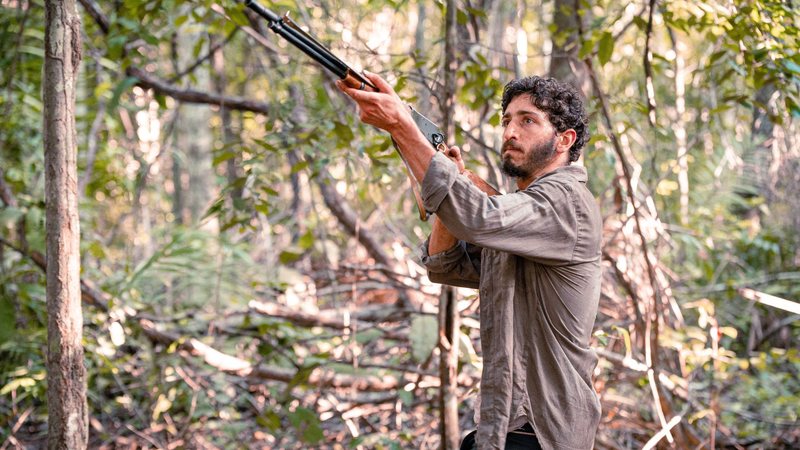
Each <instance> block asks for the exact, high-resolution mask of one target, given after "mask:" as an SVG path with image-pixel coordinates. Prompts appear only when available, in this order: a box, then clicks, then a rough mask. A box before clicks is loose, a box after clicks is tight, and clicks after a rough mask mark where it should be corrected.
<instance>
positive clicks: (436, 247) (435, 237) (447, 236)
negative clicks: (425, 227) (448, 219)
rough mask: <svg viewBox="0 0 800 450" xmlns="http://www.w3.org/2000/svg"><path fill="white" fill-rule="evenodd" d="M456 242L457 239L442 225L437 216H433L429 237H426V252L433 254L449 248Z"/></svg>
mask: <svg viewBox="0 0 800 450" xmlns="http://www.w3.org/2000/svg"><path fill="white" fill-rule="evenodd" d="M457 243H458V239H456V237H455V236H453V233H451V232H450V230H448V229H447V227H445V226H444V224H443V223H442V221H441V220H439V218H438V217H436V218H434V219H433V227H432V229H431V237H430V239H428V254H429V255H435V254H437V253H441V252H443V251H445V250H449V249H451V248H453V246H455V245H456V244H457Z"/></svg>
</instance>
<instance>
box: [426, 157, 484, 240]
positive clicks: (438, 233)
mask: <svg viewBox="0 0 800 450" xmlns="http://www.w3.org/2000/svg"><path fill="white" fill-rule="evenodd" d="M461 175H464V176H465V177H467V179H469V181H471V182H472V184H474V185H475V186H476V187H478V189H480V190H481V191H483V192H484V193H486V195H489V196H491V195H497V194H499V192H497V190H496V189H495V188H493V187H492V186H491V185H489V183H487V182H486V181H484V180H483V179H482V178H481V177H479V176H477V175H475V174H474V173H473V172H472V171H469V170H463V171H462V172H461ZM456 243H458V238H456V237H455V236H453V233H451V232H450V230H448V229H447V227H446V226H445V225H444V224H443V223H442V221H441V220H439V218H438V217H436V218H434V221H433V227H432V229H431V236H430V239H429V240H428V254H429V255H435V254H437V253H441V252H443V251H445V250H448V249H450V248H453V246H454V245H456Z"/></svg>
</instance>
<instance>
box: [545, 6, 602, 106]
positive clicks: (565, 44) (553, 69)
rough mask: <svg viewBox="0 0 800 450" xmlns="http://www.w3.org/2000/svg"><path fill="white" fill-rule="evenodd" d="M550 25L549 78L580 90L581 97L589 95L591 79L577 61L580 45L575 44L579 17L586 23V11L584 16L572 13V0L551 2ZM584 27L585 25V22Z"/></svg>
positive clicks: (573, 7) (581, 62)
mask: <svg viewBox="0 0 800 450" xmlns="http://www.w3.org/2000/svg"><path fill="white" fill-rule="evenodd" d="M553 9H554V11H555V14H554V15H553V25H555V32H554V33H553V36H552V39H553V52H552V55H551V56H550V71H549V72H550V73H549V75H550V76H551V77H553V78H555V79H557V80H560V81H563V82H567V83H572V84H573V85H574V86H575V87H577V88H578V89H580V91H581V92H583V94H584V95H587V94H588V93H589V92H591V90H590V89H591V86H592V83H591V79H590V78H589V73H588V70H587V68H586V64H585V63H584V62H583V61H581V59H580V58H579V57H578V49H579V46H580V42H579V40H578V29H579V28H578V25H580V24H579V23H578V17H581V18H582V19H583V20H589V19H590V18H589V17H587V16H588V15H589V14H590V10H589V9H588V8H586V9H584V10H583V11H582V12H583V15H582V16H579V15H578V14H575V13H574V10H575V1H574V0H554V2H553ZM584 23H585V22H584Z"/></svg>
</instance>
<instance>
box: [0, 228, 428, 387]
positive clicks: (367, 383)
mask: <svg viewBox="0 0 800 450" xmlns="http://www.w3.org/2000/svg"><path fill="white" fill-rule="evenodd" d="M0 242H2V243H3V244H4V245H6V246H8V247H9V248H11V249H13V250H14V251H16V252H18V253H20V254H22V255H23V256H26V257H28V258H30V259H31V260H32V261H33V262H34V263H35V264H36V265H37V266H38V267H39V268H40V269H42V270H45V269H46V263H45V260H44V257H43V256H42V255H41V254H40V253H39V252H36V251H24V250H22V249H21V248H18V247H17V246H16V245H14V244H13V243H11V242H9V241H7V240H6V239H3V238H2V237H0ZM81 298H82V300H83V301H84V302H86V303H88V304H90V305H92V306H94V307H96V308H98V309H100V310H101V311H103V312H110V308H109V306H108V305H109V302H110V300H111V296H110V295H109V294H108V293H106V292H103V291H102V290H100V289H97V288H96V287H95V286H94V285H93V284H92V283H91V282H89V281H87V280H83V279H82V280H81ZM119 314H120V315H123V316H127V317H128V318H129V319H132V320H133V321H134V323H136V324H138V326H139V327H140V328H141V329H142V331H143V332H144V334H145V335H146V336H147V337H148V339H150V340H151V341H152V342H154V343H159V344H162V345H165V346H169V345H172V344H177V345H178V349H180V350H183V351H185V352H187V353H189V354H190V355H193V356H197V357H200V358H202V359H203V361H205V362H206V364H208V365H210V366H212V367H214V368H216V369H219V370H221V371H223V372H225V373H229V374H232V375H237V376H242V377H247V378H255V379H261V380H273V381H281V382H284V383H291V382H295V381H297V380H296V378H297V375H298V371H297V370H294V369H288V368H284V367H273V366H267V365H260V366H254V365H253V364H251V363H250V362H249V361H247V360H244V359H241V358H239V357H236V356H232V355H228V354H226V353H223V352H220V351H219V350H216V349H215V348H213V347H211V346H209V345H207V344H205V343H203V342H201V341H199V340H198V339H195V338H191V337H186V336H183V335H182V334H176V333H170V332H167V331H162V330H159V329H157V328H156V326H155V324H154V323H153V322H152V321H150V320H148V319H142V318H139V317H137V315H138V313H137V311H135V310H134V309H133V308H130V307H124V308H122V309H121V310H120V311H119ZM120 319H121V318H120ZM424 378H425V381H426V382H427V383H428V386H438V385H439V379H438V378H436V377H424ZM408 382H409V381H407V380H405V379H404V378H403V377H395V376H389V375H384V376H378V375H354V374H341V373H336V372H335V371H334V370H331V369H326V368H323V367H317V368H315V369H314V370H312V371H311V373H310V375H309V376H308V378H307V384H309V385H314V386H319V387H334V388H354V389H357V390H360V391H385V390H391V389H399V388H402V387H403V386H405V385H406V384H407V383H408Z"/></svg>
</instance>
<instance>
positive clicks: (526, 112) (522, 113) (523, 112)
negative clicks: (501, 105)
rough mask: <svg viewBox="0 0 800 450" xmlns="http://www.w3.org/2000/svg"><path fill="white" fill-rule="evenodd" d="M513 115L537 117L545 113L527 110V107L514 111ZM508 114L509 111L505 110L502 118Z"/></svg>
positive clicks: (541, 116) (508, 115)
mask: <svg viewBox="0 0 800 450" xmlns="http://www.w3.org/2000/svg"><path fill="white" fill-rule="evenodd" d="M514 115H515V116H534V117H537V118H543V117H545V114H544V113H543V112H539V111H534V110H527V109H521V110H519V111H516V112H515V113H514ZM510 116H511V113H509V112H506V113H505V114H503V118H507V117H510Z"/></svg>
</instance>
